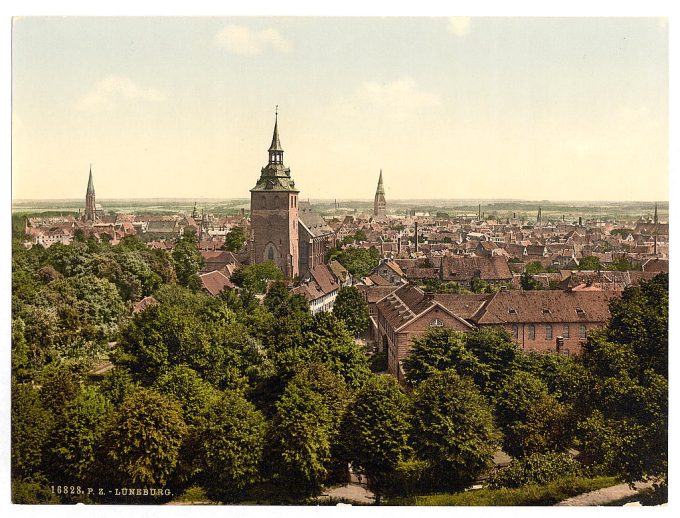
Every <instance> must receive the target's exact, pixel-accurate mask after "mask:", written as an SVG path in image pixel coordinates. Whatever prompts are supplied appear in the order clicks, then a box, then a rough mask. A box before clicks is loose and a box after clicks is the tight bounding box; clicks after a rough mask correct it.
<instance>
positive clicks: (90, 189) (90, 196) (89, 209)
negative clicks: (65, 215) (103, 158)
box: [84, 165, 97, 222]
mask: <svg viewBox="0 0 680 518" xmlns="http://www.w3.org/2000/svg"><path fill="white" fill-rule="evenodd" d="M96 217H97V206H96V205H95V201H94V182H93V181H92V165H90V178H89V179H88V181H87V192H86V193H85V215H84V220H85V221H92V222H94V220H95V218H96Z"/></svg>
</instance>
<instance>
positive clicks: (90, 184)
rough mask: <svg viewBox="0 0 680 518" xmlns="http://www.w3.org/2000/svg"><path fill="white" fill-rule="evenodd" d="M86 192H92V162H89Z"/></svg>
mask: <svg viewBox="0 0 680 518" xmlns="http://www.w3.org/2000/svg"><path fill="white" fill-rule="evenodd" d="M86 194H94V182H93V181H92V164H90V178H89V179H88V180H87V193H86Z"/></svg>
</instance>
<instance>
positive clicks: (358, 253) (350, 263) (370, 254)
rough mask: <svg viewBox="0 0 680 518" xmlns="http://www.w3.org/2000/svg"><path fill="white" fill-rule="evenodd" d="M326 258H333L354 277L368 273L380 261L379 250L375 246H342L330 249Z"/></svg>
mask: <svg viewBox="0 0 680 518" xmlns="http://www.w3.org/2000/svg"><path fill="white" fill-rule="evenodd" d="M328 259H335V260H337V261H338V262H339V263H340V264H341V265H343V266H344V267H345V268H346V269H347V271H348V272H349V273H351V274H352V276H353V277H355V278H361V277H365V276H366V275H368V274H369V273H370V272H371V271H373V270H374V269H375V268H376V267H377V266H378V264H379V263H380V252H379V251H378V250H377V249H376V248H375V247H371V248H344V249H342V250H331V251H330V253H329V257H328Z"/></svg>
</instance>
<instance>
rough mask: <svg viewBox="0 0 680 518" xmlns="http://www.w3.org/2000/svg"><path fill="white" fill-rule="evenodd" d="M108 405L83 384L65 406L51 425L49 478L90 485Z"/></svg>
mask: <svg viewBox="0 0 680 518" xmlns="http://www.w3.org/2000/svg"><path fill="white" fill-rule="evenodd" d="M111 411H112V405H111V403H110V402H109V401H107V399H106V398H105V397H104V396H103V395H102V394H101V392H100V391H99V390H98V389H97V388H96V387H85V388H84V389H83V391H82V392H81V393H80V394H79V395H78V396H77V397H76V398H75V399H74V400H72V401H70V402H69V404H68V405H67V407H66V409H65V412H64V415H63V417H62V418H61V419H59V422H58V425H57V426H56V428H55V431H54V436H53V440H52V441H51V442H52V448H51V450H52V451H51V455H50V462H49V471H50V472H51V473H52V477H51V478H52V481H53V482H54V483H57V484H68V483H69V482H72V481H74V480H78V481H80V482H81V483H86V482H88V483H90V484H94V483H95V482H96V481H94V480H92V470H93V468H94V465H95V460H96V456H95V455H96V451H97V449H98V447H99V444H100V443H101V441H102V438H103V437H102V434H103V432H104V425H105V423H106V421H107V419H108V417H109V415H110V413H111Z"/></svg>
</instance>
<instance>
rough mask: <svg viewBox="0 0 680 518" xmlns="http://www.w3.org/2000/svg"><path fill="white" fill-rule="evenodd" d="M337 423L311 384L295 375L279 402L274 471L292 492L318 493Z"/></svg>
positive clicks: (273, 425)
mask: <svg viewBox="0 0 680 518" xmlns="http://www.w3.org/2000/svg"><path fill="white" fill-rule="evenodd" d="M334 425H336V422H335V419H334V415H333V412H332V411H331V409H330V408H328V407H327V406H326V405H325V404H324V398H323V396H322V395H321V394H319V393H318V392H316V391H315V390H314V388H313V387H312V386H310V384H308V383H305V382H304V381H303V380H296V379H295V378H293V379H292V380H291V381H290V382H289V383H288V385H287V386H286V389H285V390H284V392H283V395H282V396H281V398H280V399H279V401H278V402H277V403H276V416H275V417H274V420H273V423H272V436H271V441H272V444H271V448H272V450H273V451H272V453H271V454H270V455H269V457H270V458H271V459H272V463H273V466H272V468H271V469H272V471H273V474H274V478H275V480H277V481H278V482H279V483H280V484H283V485H286V486H287V487H288V488H289V491H290V492H291V493H298V494H300V495H313V494H318V492H319V491H320V490H321V484H322V483H323V482H324V480H325V479H326V477H327V475H328V470H329V467H330V463H331V449H332V439H333V436H334Z"/></svg>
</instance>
